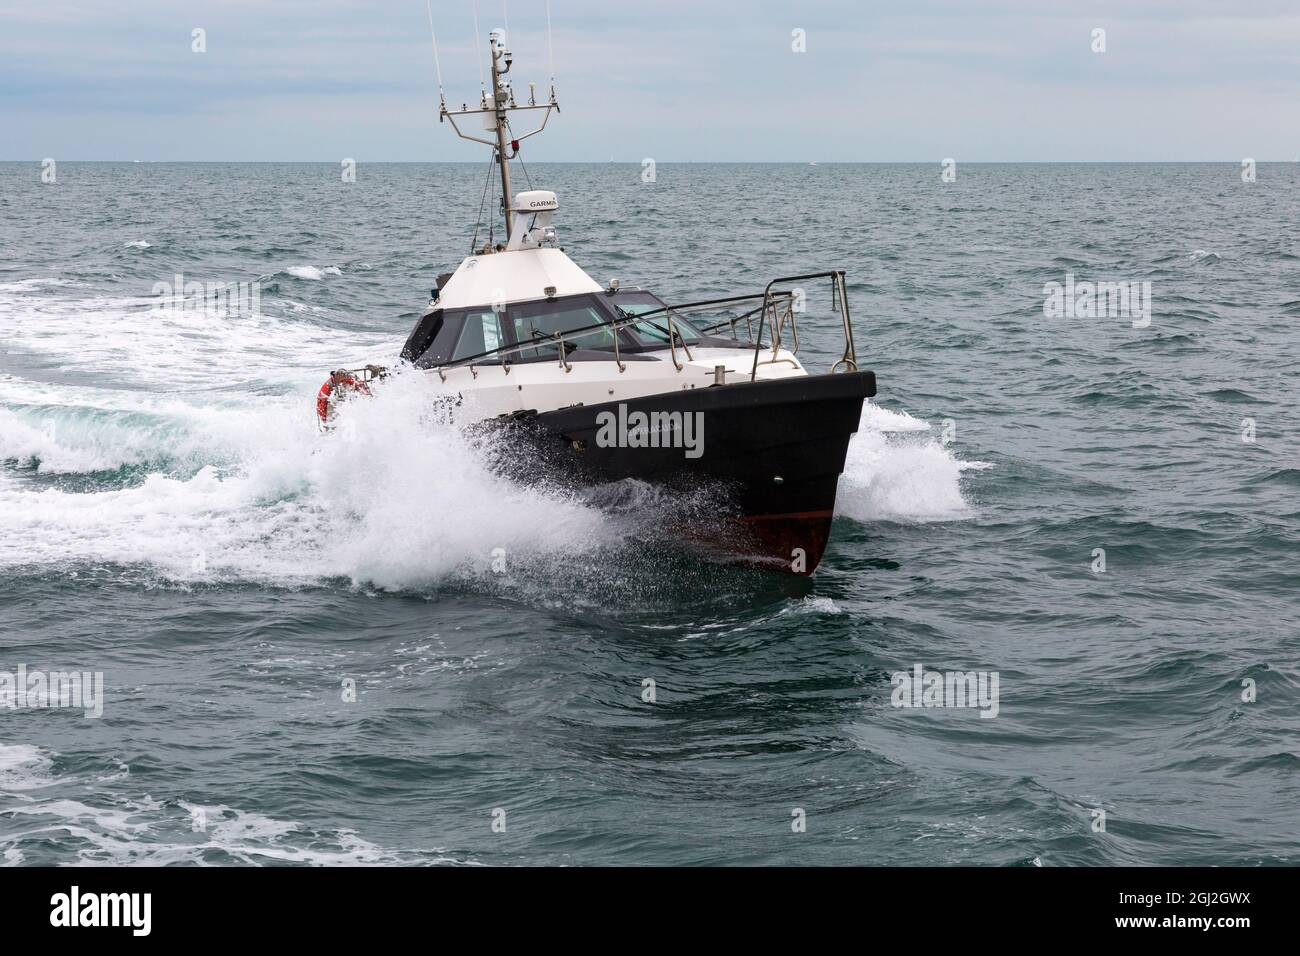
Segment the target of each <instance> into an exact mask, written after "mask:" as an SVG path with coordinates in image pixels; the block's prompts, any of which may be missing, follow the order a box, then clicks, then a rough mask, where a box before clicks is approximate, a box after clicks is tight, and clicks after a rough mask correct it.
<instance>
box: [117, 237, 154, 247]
mask: <svg viewBox="0 0 1300 956" xmlns="http://www.w3.org/2000/svg"><path fill="white" fill-rule="evenodd" d="M152 247H153V243H152V242H150V241H149V240H147V239H136V240H134V241H132V242H128V243H126V245H125V247H124V248H126V249H150V248H152Z"/></svg>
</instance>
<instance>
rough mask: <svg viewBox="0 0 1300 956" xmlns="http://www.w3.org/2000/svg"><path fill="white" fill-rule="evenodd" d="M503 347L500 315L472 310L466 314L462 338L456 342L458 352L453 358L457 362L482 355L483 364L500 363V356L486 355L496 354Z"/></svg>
mask: <svg viewBox="0 0 1300 956" xmlns="http://www.w3.org/2000/svg"><path fill="white" fill-rule="evenodd" d="M503 345H505V340H504V338H503V336H502V335H501V318H500V313H498V312H495V311H493V310H492V309H472V310H470V311H469V312H467V313H466V314H465V320H464V325H463V326H462V327H461V331H460V338H458V339H457V340H456V350H455V351H454V352H453V353H452V356H451V358H452V361H453V362H455V361H460V360H461V359H467V358H474V357H475V356H479V355H482V356H483V358H482V359H481V361H483V362H500V361H501V356H500V355H484V353H485V352H495V351H496V350H497V349H499V348H501V346H503Z"/></svg>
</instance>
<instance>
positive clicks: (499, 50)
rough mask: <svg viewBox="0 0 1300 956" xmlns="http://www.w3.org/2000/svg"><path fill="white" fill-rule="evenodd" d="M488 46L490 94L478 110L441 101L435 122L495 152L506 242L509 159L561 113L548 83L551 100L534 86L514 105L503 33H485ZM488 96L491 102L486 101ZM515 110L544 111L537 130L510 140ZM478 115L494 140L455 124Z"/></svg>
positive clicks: (509, 227) (509, 59) (485, 96)
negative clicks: (525, 98)
mask: <svg viewBox="0 0 1300 956" xmlns="http://www.w3.org/2000/svg"><path fill="white" fill-rule="evenodd" d="M488 46H489V48H490V49H491V50H492V91H491V93H490V94H489V93H488V92H487V91H486V90H485V91H484V92H483V95H482V96H481V97H480V99H479V105H478V108H477V109H470V108H469V107H468V106H466V105H465V104H464V103H462V104H461V107H460V109H458V110H449V109H447V104H446V102H440V104H439V108H438V122H440V123H441V122H442V121H443V120H444V119H446V120H447V121H448V122H449V123H451V128H452V129H454V130H455V131H456V135H457V136H459V137H460V138H461V139H468V140H473V141H474V142H476V143H483V144H484V145H485V146H491V147H492V149H493V150H494V151H495V153H496V158H497V162H499V163H500V164H501V212H502V214H503V215H504V216H505V220H506V241H507V242H509V240H510V238H511V231H512V229H513V226H514V223H513V222H512V221H511V220H512V217H511V215H510V203H511V202H512V201H513V198H514V197H513V195H512V194H511V192H510V160H511V159H513V158H514V157H515V156H518V155H519V143H520V142H521V141H523V140H525V139H527V138H528V137H530V136H535V135H537V134H538V133H540V132H541V131H542V130H544V129H546V121H547V120H548V119H550V116H551V110H555V111H556V112H557V113H558V112H559V111H560V104H559V102H558V101H557V100H556V99H555V84H554V83H552V84H551V97H550V100H549V101H547V102H545V103H538V102H537V91H536V87H535V85H534V84H532V83H529V84H528V102H527V103H526V104H524V105H523V106H520V105H519V104H518V103H516V102H515V94H514V90H513V89H512V88H511V85H510V77H509V73H510V67H511V65H512V64H513V62H514V58H513V56H512V55H511V53H510V51H509V50H507V49H506V32H505V31H504V30H500V29H497V30H493V31H492V32H491V33H489V34H488ZM489 95H490V96H491V100H489V99H488V97H489ZM516 110H545V111H546V112H545V113H543V114H542V122H541V125H539V126H538V127H537V128H536V129H534V130H531V131H529V132H527V133H525V134H524V135H522V136H517V137H515V138H514V139H509V138H508V136H509V130H510V114H511V113H512V112H514V111H516ZM474 114H478V115H479V116H481V117H482V119H483V129H484V130H485V131H487V130H491V131H492V132H494V133H495V139H484V138H482V137H480V136H470V135H469V134H468V133H465V132H464V131H462V130H461V128H460V127H459V126H458V125H457V124H456V119H457V117H464V116H471V115H474ZM507 149H508V150H509V152H507Z"/></svg>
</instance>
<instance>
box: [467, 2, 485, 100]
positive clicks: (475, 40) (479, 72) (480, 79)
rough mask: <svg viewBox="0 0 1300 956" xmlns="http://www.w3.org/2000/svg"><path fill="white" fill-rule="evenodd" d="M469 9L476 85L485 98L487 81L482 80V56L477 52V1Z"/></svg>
mask: <svg viewBox="0 0 1300 956" xmlns="http://www.w3.org/2000/svg"><path fill="white" fill-rule="evenodd" d="M470 7H471V8H472V9H473V11H474V59H475V60H477V61H478V85H479V86H481V87H482V88H483V96H484V97H486V96H487V80H486V79H484V78H483V54H481V53H479V51H478V0H474V2H473V3H472V4H470Z"/></svg>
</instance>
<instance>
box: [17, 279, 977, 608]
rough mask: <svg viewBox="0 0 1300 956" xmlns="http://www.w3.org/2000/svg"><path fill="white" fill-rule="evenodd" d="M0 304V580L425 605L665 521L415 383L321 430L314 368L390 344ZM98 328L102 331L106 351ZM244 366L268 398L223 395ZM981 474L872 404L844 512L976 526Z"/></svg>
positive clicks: (602, 559)
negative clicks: (462, 425) (149, 583)
mask: <svg viewBox="0 0 1300 956" xmlns="http://www.w3.org/2000/svg"><path fill="white" fill-rule="evenodd" d="M2 291H4V292H5V293H8V294H7V295H5V296H4V299H5V301H4V302H2V303H0V305H3V306H5V308H3V309H0V341H3V342H5V343H6V345H7V346H17V348H18V352H17V353H11V354H10V355H7V356H5V358H4V359H3V362H4V364H3V365H0V540H4V541H5V543H6V547H5V548H4V549H3V550H2V551H0V567H2V568H6V569H13V570H22V571H24V572H27V573H36V574H41V573H47V572H65V571H68V570H76V569H78V568H85V567H94V568H105V567H107V568H110V569H111V568H118V569H124V568H130V569H133V570H135V571H143V572H144V573H145V574H146V575H147V576H149V577H152V578H154V579H157V580H161V581H164V582H170V583H179V584H183V585H192V584H212V585H219V584H226V583H253V584H260V585H268V586H274V587H301V586H308V585H329V584H332V583H335V582H337V583H344V584H346V585H348V586H363V587H364V586H373V587H377V588H380V589H389V590H405V589H416V590H420V589H426V588H428V587H430V586H438V585H441V584H443V583H458V582H463V581H471V582H479V583H481V582H482V581H483V580H484V579H492V578H501V577H502V574H503V571H505V572H511V573H513V572H520V571H524V572H526V571H527V570H528V569H532V570H533V571H535V572H538V573H541V572H546V571H549V570H550V569H555V568H557V567H559V566H563V565H566V564H568V565H574V564H577V565H583V566H601V565H608V564H610V563H617V562H618V561H619V560H620V558H625V559H627V561H625V563H628V562H631V563H638V562H643V560H644V556H643V555H642V554H640V552H641V550H643V546H644V543H645V541H646V540H647V539H648V538H651V539H652V538H653V535H654V533H655V528H656V527H657V526H658V525H659V522H657V521H655V520H654V518H653V515H652V514H650V513H649V512H654V511H660V510H661V509H662V508H663V506H664V502H663V501H662V500H661V498H660V497H659V496H656V495H654V494H649V493H646V491H645V489H641V490H639V491H638V489H636V488H629V489H624V490H623V491H622V492H621V493H616V494H613V495H610V494H608V493H606V494H605V495H595V496H591V495H582V494H579V493H576V492H573V491H570V490H567V489H565V488H563V487H560V486H558V485H550V484H547V483H545V482H540V483H539V482H535V481H529V482H518V481H512V480H510V479H508V478H506V477H504V476H503V475H502V474H501V473H500V472H499V471H498V470H496V469H493V468H492V467H491V465H490V462H491V460H492V457H493V454H492V453H493V449H492V448H491V447H488V446H486V445H485V443H484V441H483V440H481V439H475V438H473V437H471V436H469V435H467V434H465V433H463V432H462V431H460V430H459V429H457V428H456V427H454V426H452V425H451V424H449V423H447V422H446V421H444V420H441V419H440V416H439V415H438V414H437V409H436V407H434V406H432V405H431V404H430V396H429V392H430V390H428V389H424V388H422V387H421V382H420V377H419V376H418V375H397V376H394V377H392V378H390V379H389V380H387V381H385V382H384V383H383V385H382V387H380V388H379V389H378V390H377V394H376V397H375V399H374V400H373V401H360V402H352V403H349V405H348V406H347V407H346V408H345V409H344V413H343V415H342V416H341V422H340V426H339V427H338V428H337V429H336V430H335V431H334V432H333V433H330V434H322V433H321V432H320V431H319V430H318V428H317V426H316V422H315V418H314V415H313V414H312V404H313V403H312V390H314V388H315V387H316V384H317V377H318V374H319V369H318V366H319V361H320V359H319V356H321V355H325V354H334V355H338V354H349V353H351V354H359V355H364V356H365V357H367V358H371V357H374V356H376V355H379V354H382V353H381V352H379V351H378V349H377V348H376V345H377V343H378V341H380V339H379V337H377V336H374V335H366V336H361V335H357V334H354V333H347V332H341V331H337V330H330V329H327V328H323V327H322V326H320V325H319V324H316V323H314V322H310V321H308V320H305V319H301V318H299V317H297V316H288V317H275V316H267V315H259V316H256V317H254V318H253V319H251V320H249V319H240V318H236V317H218V318H216V319H215V320H213V321H212V322H211V323H209V324H208V325H207V326H206V327H205V328H204V332H203V335H201V336H196V335H195V334H194V331H195V330H194V328H192V327H191V325H190V324H189V323H187V322H185V321H177V322H172V321H171V320H160V319H159V318H158V317H157V316H156V315H155V314H154V313H152V312H148V311H146V310H144V309H142V307H141V306H140V304H138V303H135V302H127V301H123V300H118V301H114V302H93V303H88V302H83V301H69V300H66V299H63V298H57V299H51V298H48V297H42V296H41V295H40V287H36V286H29V287H25V288H23V289H15V288H13V287H9V288H7V289H5V290H2ZM33 318H36V319H39V322H33V321H31V320H32V319H33ZM88 321H93V322H95V323H96V325H97V326H98V327H99V328H101V329H102V332H101V334H100V335H99V336H98V338H97V341H96V342H95V343H94V345H93V348H89V349H88V348H87V347H86V343H85V341H84V336H83V334H82V333H83V332H84V328H85V325H86V323H87V322H88ZM248 322H251V323H253V324H252V327H248V326H247V325H246V323H248ZM33 330H39V331H33ZM334 339H337V341H334ZM389 344H391V343H389ZM15 354H16V355H17V357H18V359H19V361H16V360H15ZM160 355H164V356H166V360H165V361H163V362H159V361H158V356H160ZM24 357H25V358H26V359H27V360H28V361H26V362H25V363H24V361H22V359H23V358H24ZM291 357H293V358H291ZM214 366H215V368H214ZM236 367H238V368H240V369H243V370H244V373H245V375H247V374H248V370H249V369H250V368H255V369H256V374H257V376H258V380H259V381H260V382H262V383H263V385H262V386H261V387H255V388H250V387H249V386H248V382H247V379H236V381H235V382H234V383H233V384H232V383H231V379H230V378H226V383H227V384H226V385H225V386H224V387H222V386H219V385H218V384H217V383H218V381H219V380H220V379H221V377H222V375H231V374H232V373H233V372H234V370H235V369H236ZM70 369H71V370H73V371H75V373H76V374H75V377H74V376H73V375H70V374H68V373H69V370H70ZM966 467H970V466H969V465H967V464H964V463H962V462H960V461H958V460H957V459H956V458H954V457H953V456H952V455H951V454H950V453H949V451H948V450H947V449H945V448H944V447H943V446H942V445H940V444H939V443H938V442H937V441H936V440H935V438H934V436H933V433H932V431H931V430H930V429H929V426H928V425H926V423H924V422H921V421H919V420H917V419H914V418H911V417H910V416H907V415H904V414H900V413H895V412H889V411H887V410H885V409H882V408H880V407H878V406H876V405H873V404H870V403H868V405H867V406H866V407H865V408H864V412H863V419H862V426H861V429H860V430H859V432H858V434H857V435H856V436H855V437H854V439H853V443H852V445H851V446H850V450H849V458H848V465H847V467H846V470H845V473H844V476H843V478H842V480H841V496H840V503H839V512H840V514H842V515H844V516H846V517H849V518H852V519H854V520H857V521H863V522H870V521H876V520H884V519H888V520H911V521H928V520H937V519H948V518H956V517H962V516H964V515H967V514H969V507H968V505H967V503H966V501H965V500H964V498H963V496H962V492H961V488H960V477H961V473H962V470H963V468H966ZM681 504H682V503H681V502H677V503H676V505H677V506H681ZM695 505H696V506H698V503H695ZM679 513H680V512H679Z"/></svg>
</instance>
